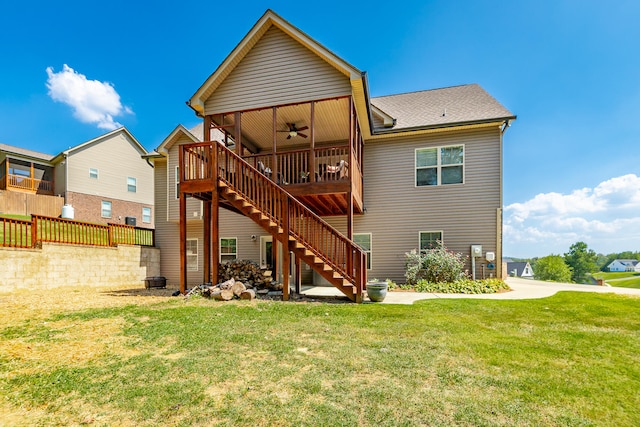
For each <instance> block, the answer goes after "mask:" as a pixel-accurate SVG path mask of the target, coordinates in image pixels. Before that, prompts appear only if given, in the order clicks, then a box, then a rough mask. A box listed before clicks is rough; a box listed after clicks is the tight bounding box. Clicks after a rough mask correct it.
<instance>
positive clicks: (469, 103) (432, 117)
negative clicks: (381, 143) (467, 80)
mask: <svg viewBox="0 0 640 427" xmlns="http://www.w3.org/2000/svg"><path fill="white" fill-rule="evenodd" d="M371 104H373V105H375V106H376V107H378V108H379V109H380V110H382V111H384V112H385V113H387V114H388V115H390V116H391V117H393V118H394V119H396V124H395V126H394V127H393V128H392V129H393V130H400V129H408V128H420V127H427V126H437V125H448V124H455V123H465V122H475V121H485V120H492V119H505V118H515V116H514V114H513V113H511V112H510V111H509V110H507V109H506V108H504V107H503V106H502V105H501V104H500V103H499V102H498V101H496V100H495V98H493V97H492V96H491V95H489V94H488V93H487V92H486V91H485V90H484V89H482V88H481V87H480V85H478V84H469V85H463V86H452V87H447V88H441V89H432V90H424V91H420V92H410V93H403V94H399V95H389V96H380V97H376V98H371Z"/></svg>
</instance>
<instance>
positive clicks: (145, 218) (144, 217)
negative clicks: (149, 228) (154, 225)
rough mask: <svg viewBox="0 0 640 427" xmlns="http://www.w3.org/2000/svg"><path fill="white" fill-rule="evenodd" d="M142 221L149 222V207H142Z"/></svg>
mask: <svg viewBox="0 0 640 427" xmlns="http://www.w3.org/2000/svg"><path fill="white" fill-rule="evenodd" d="M142 222H147V223H148V222H151V208H142Z"/></svg>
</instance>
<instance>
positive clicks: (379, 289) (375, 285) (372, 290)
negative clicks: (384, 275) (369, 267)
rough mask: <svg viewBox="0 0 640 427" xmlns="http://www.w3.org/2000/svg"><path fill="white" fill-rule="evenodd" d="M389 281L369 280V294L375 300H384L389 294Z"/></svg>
mask: <svg viewBox="0 0 640 427" xmlns="http://www.w3.org/2000/svg"><path fill="white" fill-rule="evenodd" d="M388 287H389V283H387V282H369V283H367V295H368V296H369V299H370V300H371V301H373V302H382V301H384V298H385V297H386V296H387V288H388Z"/></svg>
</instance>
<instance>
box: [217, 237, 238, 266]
mask: <svg viewBox="0 0 640 427" xmlns="http://www.w3.org/2000/svg"><path fill="white" fill-rule="evenodd" d="M237 258H238V239H237V238H236V237H223V238H221V239H220V262H228V261H233V260H236V259H237Z"/></svg>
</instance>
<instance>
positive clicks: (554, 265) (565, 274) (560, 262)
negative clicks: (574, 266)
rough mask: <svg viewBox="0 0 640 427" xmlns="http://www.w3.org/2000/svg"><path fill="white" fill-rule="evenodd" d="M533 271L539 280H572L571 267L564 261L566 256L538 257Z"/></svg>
mask: <svg viewBox="0 0 640 427" xmlns="http://www.w3.org/2000/svg"><path fill="white" fill-rule="evenodd" d="M533 272H534V275H535V278H536V279H538V280H548V281H551V282H570V281H571V267H569V266H568V265H567V263H566V262H564V258H563V257H561V256H560V255H548V256H546V257H542V258H540V259H538V260H537V261H536V268H535V270H533Z"/></svg>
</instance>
